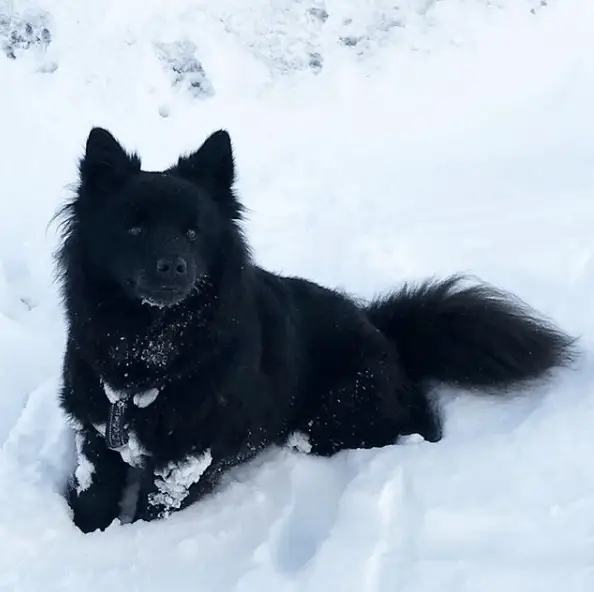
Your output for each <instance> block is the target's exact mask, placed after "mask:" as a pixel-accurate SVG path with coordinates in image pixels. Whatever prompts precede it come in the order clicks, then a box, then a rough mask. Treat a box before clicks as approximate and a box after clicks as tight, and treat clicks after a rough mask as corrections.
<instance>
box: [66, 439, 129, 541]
mask: <svg viewBox="0 0 594 592" xmlns="http://www.w3.org/2000/svg"><path fill="white" fill-rule="evenodd" d="M75 438H76V452H77V466H76V470H75V471H74V474H73V475H72V478H71V480H70V483H69V484H68V490H67V500H68V504H69V506H70V508H71V509H72V512H73V514H74V516H73V519H74V523H75V524H76V526H78V528H80V530H82V531H83V532H91V531H93V530H97V529H101V530H104V529H105V528H107V527H108V526H109V525H110V524H111V523H112V521H113V520H114V519H115V518H117V517H118V516H119V513H120V501H121V499H122V495H123V492H124V487H125V483H126V475H127V471H128V467H127V465H126V464H125V463H124V462H123V461H122V459H121V457H120V455H119V454H118V453H117V452H114V451H113V450H110V449H109V448H107V446H106V444H105V440H104V439H103V438H99V437H98V436H97V434H96V433H94V431H90V430H85V429H84V428H83V429H77V431H76V434H75Z"/></svg>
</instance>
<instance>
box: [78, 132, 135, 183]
mask: <svg viewBox="0 0 594 592" xmlns="http://www.w3.org/2000/svg"><path fill="white" fill-rule="evenodd" d="M79 171H80V181H81V184H82V186H83V187H85V188H87V189H91V190H96V191H100V192H101V191H109V190H112V189H115V188H117V187H118V186H119V185H121V184H122V183H123V182H124V181H125V180H126V179H127V178H128V177H129V176H130V175H132V174H134V173H137V172H139V171H140V159H139V158H138V156H137V155H136V154H128V153H127V152H126V151H125V150H124V148H123V147H122V145H121V144H120V143H119V142H118V141H117V140H116V139H115V138H114V137H113V135H112V134H111V133H110V132H108V131H107V130H106V129H103V128H101V127H94V128H93V129H92V130H91V132H90V133H89V137H88V138H87V145H86V148H85V155H84V156H83V158H82V160H81V162H80V167H79Z"/></svg>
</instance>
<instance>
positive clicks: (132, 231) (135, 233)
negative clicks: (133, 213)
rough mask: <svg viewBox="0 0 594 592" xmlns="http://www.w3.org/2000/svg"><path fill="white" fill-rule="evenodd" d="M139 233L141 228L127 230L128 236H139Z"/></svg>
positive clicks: (134, 227)
mask: <svg viewBox="0 0 594 592" xmlns="http://www.w3.org/2000/svg"><path fill="white" fill-rule="evenodd" d="M141 232H142V228H140V226H132V228H128V234H131V235H132V236H139V235H140V233H141Z"/></svg>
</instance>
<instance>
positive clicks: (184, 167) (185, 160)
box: [175, 130, 235, 190]
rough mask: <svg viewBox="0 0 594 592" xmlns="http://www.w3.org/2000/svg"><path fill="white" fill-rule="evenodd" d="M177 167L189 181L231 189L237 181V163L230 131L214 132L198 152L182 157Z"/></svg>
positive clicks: (216, 187)
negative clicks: (234, 160) (234, 159)
mask: <svg viewBox="0 0 594 592" xmlns="http://www.w3.org/2000/svg"><path fill="white" fill-rule="evenodd" d="M175 168H176V170H177V172H178V173H179V174H180V175H181V176H182V177H184V178H186V179H188V180H189V181H194V182H196V183H202V184H205V185H207V186H210V187H213V188H215V189H225V190H230V189H231V187H232V186H233V182H234V181H235V163H234V162H233V148H232V146H231V137H230V136H229V133H228V132H227V131H225V130H218V131H216V132H214V133H213V134H211V135H210V136H209V137H208V138H207V139H206V140H205V142H204V144H202V146H200V148H198V150H196V152H194V153H192V154H190V155H188V156H183V157H182V158H180V159H179V161H178V163H177V166H176V167H175Z"/></svg>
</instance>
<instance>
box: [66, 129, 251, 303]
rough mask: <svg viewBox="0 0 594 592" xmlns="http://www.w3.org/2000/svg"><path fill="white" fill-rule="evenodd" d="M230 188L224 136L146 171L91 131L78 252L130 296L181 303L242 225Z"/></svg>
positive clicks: (79, 206)
mask: <svg viewBox="0 0 594 592" xmlns="http://www.w3.org/2000/svg"><path fill="white" fill-rule="evenodd" d="M233 181H234V164H233V154H232V149H231V141H230V138H229V135H228V133H227V132H225V131H218V132H215V133H214V134H212V135H211V136H210V137H209V138H208V139H207V140H206V141H205V142H204V144H203V145H202V146H201V147H200V148H199V149H198V150H197V151H196V152H194V153H193V154H190V155H188V156H184V157H181V158H180V159H179V161H178V162H177V164H176V165H175V166H173V167H171V168H169V169H167V170H165V171H162V172H147V171H143V170H142V169H141V164H140V159H139V158H138V156H137V155H136V154H129V153H127V152H126V151H125V150H124V148H123V147H122V146H121V145H120V144H119V143H118V141H117V140H116V139H115V138H114V137H113V136H112V135H111V134H110V133H109V132H108V131H107V130H105V129H102V128H93V129H92V130H91V132H90V134H89V137H88V140H87V144H86V150H85V154H84V156H83V158H82V160H81V163H80V184H79V189H78V195H77V197H76V200H75V202H74V204H73V206H74V216H75V218H76V224H77V230H78V233H79V243H80V245H79V248H81V249H82V250H83V252H84V254H85V257H86V258H87V263H88V264H90V265H91V266H92V267H93V269H95V270H97V271H98V273H100V274H102V276H103V277H105V278H106V279H108V280H112V281H115V282H116V283H117V284H119V286H120V287H121V288H122V290H123V291H124V293H125V294H126V295H127V296H128V297H130V298H133V299H138V300H140V301H142V302H145V303H148V304H152V305H155V306H160V307H167V306H173V305H175V304H178V303H179V302H181V301H183V300H184V299H185V298H186V297H187V296H188V295H189V294H190V293H191V292H192V291H193V290H194V289H196V288H197V287H198V286H199V285H200V283H201V280H204V279H205V278H207V277H208V274H209V272H210V268H211V266H212V265H213V262H214V260H215V258H216V257H217V255H218V251H219V250H220V247H221V240H222V239H221V237H222V235H223V234H224V233H225V232H226V230H227V229H228V228H229V227H230V225H232V224H233V223H234V221H235V220H237V219H239V218H240V206H239V204H238V203H237V201H236V199H235V197H234V195H233V191H232V185H233Z"/></svg>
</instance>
